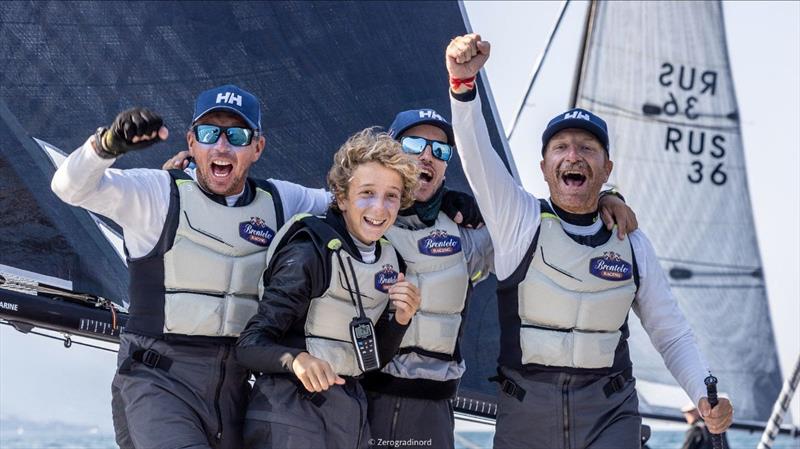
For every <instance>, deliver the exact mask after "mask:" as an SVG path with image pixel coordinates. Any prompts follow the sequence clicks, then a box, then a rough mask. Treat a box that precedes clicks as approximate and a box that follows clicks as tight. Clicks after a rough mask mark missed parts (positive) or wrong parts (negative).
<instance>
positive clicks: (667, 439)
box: [0, 431, 800, 449]
mask: <svg viewBox="0 0 800 449" xmlns="http://www.w3.org/2000/svg"><path fill="white" fill-rule="evenodd" d="M492 437H493V434H492V433H490V432H459V433H458V434H457V437H456V449H475V448H491V446H492ZM760 437H761V436H760V435H759V434H750V433H747V432H743V431H732V432H729V433H728V441H729V442H730V443H731V449H755V447H756V446H757V445H758V440H759V438H760ZM682 442H683V432H674V431H669V432H667V431H664V432H656V433H654V434H653V437H652V438H651V439H650V442H648V446H649V447H650V449H679V448H680V446H681V443H682ZM772 447H773V449H800V438H796V439H794V440H792V439H790V438H789V437H786V436H781V437H779V438H778V440H777V441H776V443H775V445H773V446H772ZM0 448H3V449H117V445H116V444H115V443H114V437H113V435H107V434H96V435H75V434H72V433H70V434H60V435H48V434H47V433H46V432H36V433H32V432H30V433H25V434H23V435H16V434H15V433H10V432H2V433H0Z"/></svg>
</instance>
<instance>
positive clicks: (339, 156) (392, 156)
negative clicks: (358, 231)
mask: <svg viewBox="0 0 800 449" xmlns="http://www.w3.org/2000/svg"><path fill="white" fill-rule="evenodd" d="M368 162H377V163H379V164H381V165H382V166H384V167H386V168H389V169H392V170H394V171H396V172H397V173H398V174H399V175H400V178H401V180H402V182H403V191H402V193H401V196H400V208H401V209H405V208H407V207H410V206H411V205H412V204H414V191H415V190H416V189H417V182H418V177H419V169H418V168H417V164H416V162H415V161H414V160H413V159H411V158H410V157H409V156H408V155H407V154H405V153H404V152H403V147H402V146H401V145H400V142H398V141H396V140H394V139H393V138H392V137H391V136H390V135H389V134H388V133H385V132H379V131H378V130H377V129H376V128H366V129H364V130H362V131H359V132H357V133H355V134H353V135H352V136H350V138H348V139H347V142H345V143H344V144H343V145H342V146H341V147H339V151H337V152H336V154H334V155H333V166H332V167H331V169H330V171H329V172H328V188H329V189H330V191H331V193H333V196H334V198H333V201H332V202H331V207H332V208H333V209H335V210H339V206H338V205H337V204H336V199H337V198H346V197H347V194H348V192H349V187H350V181H351V180H352V178H353V173H354V172H355V171H356V169H357V168H358V166H359V165H361V164H366V163H368Z"/></svg>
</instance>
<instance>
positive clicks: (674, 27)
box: [577, 2, 781, 421]
mask: <svg viewBox="0 0 800 449" xmlns="http://www.w3.org/2000/svg"><path fill="white" fill-rule="evenodd" d="M596 8H597V11H596V13H595V14H594V16H593V20H592V22H591V28H590V30H589V36H588V40H587V45H586V48H585V53H584V54H585V57H584V66H583V67H582V71H581V78H580V85H579V89H578V96H577V106H579V107H584V108H587V109H590V110H593V111H594V112H596V113H598V114H599V115H600V116H601V117H604V118H605V119H606V120H607V121H608V125H609V129H610V131H611V136H610V137H611V139H610V140H611V142H612V144H611V156H612V159H613V160H614V161H615V166H614V171H613V173H612V177H611V182H612V183H613V184H616V185H617V186H619V187H620V189H621V190H622V191H623V192H625V195H626V198H627V200H628V202H629V204H630V205H631V206H632V207H633V209H634V210H636V211H637V213H638V216H639V218H640V225H641V227H642V229H643V230H644V231H645V232H646V233H647V235H648V236H649V238H650V240H651V241H652V242H653V245H654V246H655V249H656V252H657V253H658V254H659V257H660V260H661V264H662V266H663V268H664V270H665V271H666V272H667V273H669V277H670V284H671V286H672V290H673V293H674V294H675V296H676V297H677V298H678V302H679V304H680V307H681V309H682V310H683V312H684V314H685V315H686V317H687V319H688V320H689V322H690V324H691V325H692V328H693V329H694V330H695V334H696V336H697V340H698V342H699V344H700V346H701V349H702V351H703V352H704V354H705V355H706V357H707V359H708V361H709V364H710V367H711V370H712V372H713V373H714V374H715V375H716V376H717V377H719V379H720V385H719V388H720V390H721V391H723V392H727V393H728V394H729V395H730V396H731V397H732V398H733V399H734V401H735V403H736V409H737V410H736V415H737V418H738V419H742V420H757V421H765V420H766V419H767V418H768V416H769V413H770V410H771V408H772V403H773V401H774V400H775V398H776V397H777V395H778V392H779V391H780V387H781V375H780V367H779V364H778V357H777V352H776V346H775V340H774V337H773V331H772V324H771V320H770V314H769V307H768V303H767V297H766V288H765V283H764V278H763V271H762V267H761V260H760V256H759V251H758V245H757V241H756V236H755V230H754V226H753V216H752V212H751V204H750V197H749V193H748V189H747V177H746V172H745V161H744V154H743V148H742V138H741V130H740V125H739V112H738V107H737V104H736V97H735V94H734V89H733V82H732V78H731V72H730V66H729V61H728V53H727V48H726V43H725V33H724V24H723V21H722V11H721V7H720V4H719V3H713V2H598V3H597V4H596ZM632 316H633V315H632ZM630 323H631V333H632V338H631V351H632V358H633V360H634V371H635V375H636V377H637V378H638V379H641V381H642V382H640V395H641V397H642V399H643V401H642V402H643V406H642V411H651V412H668V411H670V410H672V411H674V410H675V407H676V397H675V395H674V393H675V392H676V391H678V389H677V386H676V384H675V381H674V380H673V379H672V376H671V375H670V374H669V373H668V372H667V370H666V368H665V367H664V364H663V362H662V360H661V357H660V356H659V355H658V354H657V353H656V352H655V350H654V349H653V348H652V346H651V345H650V343H649V341H648V339H647V336H646V334H645V333H644V331H643V330H642V328H641V325H640V324H639V323H638V321H637V320H636V319H634V318H631V320H630ZM678 398H681V396H678Z"/></svg>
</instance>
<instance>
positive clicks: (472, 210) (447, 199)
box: [441, 190, 484, 228]
mask: <svg viewBox="0 0 800 449" xmlns="http://www.w3.org/2000/svg"><path fill="white" fill-rule="evenodd" d="M441 209H442V212H444V213H445V214H446V215H447V216H448V217H450V219H451V220H453V221H456V215H458V213H459V212H461V217H462V220H461V223H459V225H460V226H463V227H465V228H478V227H480V226H483V224H484V223H483V215H481V210H480V209H478V203H477V202H476V201H475V198H473V197H472V195H469V194H467V193H464V192H459V191H458V190H446V191H445V192H444V195H443V196H442V206H441Z"/></svg>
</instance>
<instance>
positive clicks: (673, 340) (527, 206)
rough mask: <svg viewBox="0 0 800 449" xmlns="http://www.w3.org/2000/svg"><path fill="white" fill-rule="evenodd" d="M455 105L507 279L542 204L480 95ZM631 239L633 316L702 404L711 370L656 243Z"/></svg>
mask: <svg viewBox="0 0 800 449" xmlns="http://www.w3.org/2000/svg"><path fill="white" fill-rule="evenodd" d="M450 104H451V108H452V117H453V131H454V134H455V143H456V147H457V148H458V151H459V154H460V156H461V165H462V167H463V169H464V173H465V174H466V177H467V181H468V182H469V185H470V187H472V191H473V192H474V193H475V199H476V200H477V202H478V206H479V207H480V210H481V213H482V214H483V218H484V220H485V222H486V227H487V228H488V229H489V234H490V236H491V238H492V242H493V244H494V254H495V273H496V274H497V278H498V279H500V280H503V279H506V278H508V277H509V276H511V274H512V273H513V272H514V270H516V268H517V267H518V266H519V264H520V263H521V262H522V259H523V257H524V256H525V253H526V252H527V250H528V248H529V247H530V245H531V243H532V242H533V238H534V236H535V235H536V230H537V229H538V228H539V224H540V220H541V211H540V205H539V200H538V199H537V198H536V197H534V196H533V195H532V194H530V193H529V192H527V191H525V190H524V189H523V188H522V186H521V185H519V184H518V183H517V182H516V181H515V180H514V178H513V177H512V176H511V175H510V174H509V172H508V171H507V170H506V168H505V165H503V162H502V160H501V159H500V156H499V155H498V154H497V152H495V151H494V149H493V148H492V143H491V141H490V140H489V132H488V130H487V128H486V123H485V121H484V118H483V113H482V111H481V101H480V96H479V95H476V96H475V99H474V100H471V101H460V100H458V99H455V98H451V100H450ZM532 150H533V149H532ZM529 169H531V170H534V169H535V170H538V167H537V168H533V167H531V168H529ZM562 225H563V226H564V230H565V231H567V232H568V233H570V234H574V235H593V234H595V233H596V232H597V231H599V229H600V226H602V225H603V224H602V221H601V220H597V221H596V222H595V223H594V224H593V225H591V226H575V225H571V224H569V223H564V222H562ZM628 237H629V239H630V242H631V246H632V248H633V253H634V256H635V257H636V262H637V265H638V269H639V288H638V290H637V292H636V297H635V299H634V302H633V311H634V313H636V315H637V316H638V317H639V319H640V320H641V322H642V326H643V327H644V329H645V331H646V332H647V334H648V336H649V337H650V341H651V342H652V343H653V346H654V347H655V348H656V350H658V352H659V353H660V354H661V357H662V358H663V359H664V362H665V364H666V366H667V369H669V371H670V372H671V373H672V375H673V377H675V379H676V380H677V381H678V383H679V384H680V385H681V387H683V389H684V391H686V393H687V394H688V395H689V397H690V398H691V399H692V400H693V401H694V403H695V404H697V403H698V402H699V400H700V398H702V397H703V396H706V387H705V384H704V382H703V380H704V379H705V377H706V376H707V375H708V365H707V363H706V361H705V359H704V357H703V356H702V354H701V353H700V350H699V348H698V347H697V342H696V341H695V338H694V334H693V333H692V330H691V328H690V327H689V323H688V322H687V321H686V318H685V317H684V316H683V313H682V312H681V310H680V308H679V307H678V303H677V301H676V300H675V297H674V296H673V295H672V292H671V291H670V288H669V283H668V281H667V277H666V275H665V273H664V270H663V269H662V268H661V265H660V264H659V262H658V259H657V257H656V254H655V250H654V249H653V246H652V244H651V243H650V241H649V240H648V239H647V237H646V236H645V235H644V233H643V232H642V231H640V230H637V231H634V232H632V233H631V234H630V235H629V236H628Z"/></svg>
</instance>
